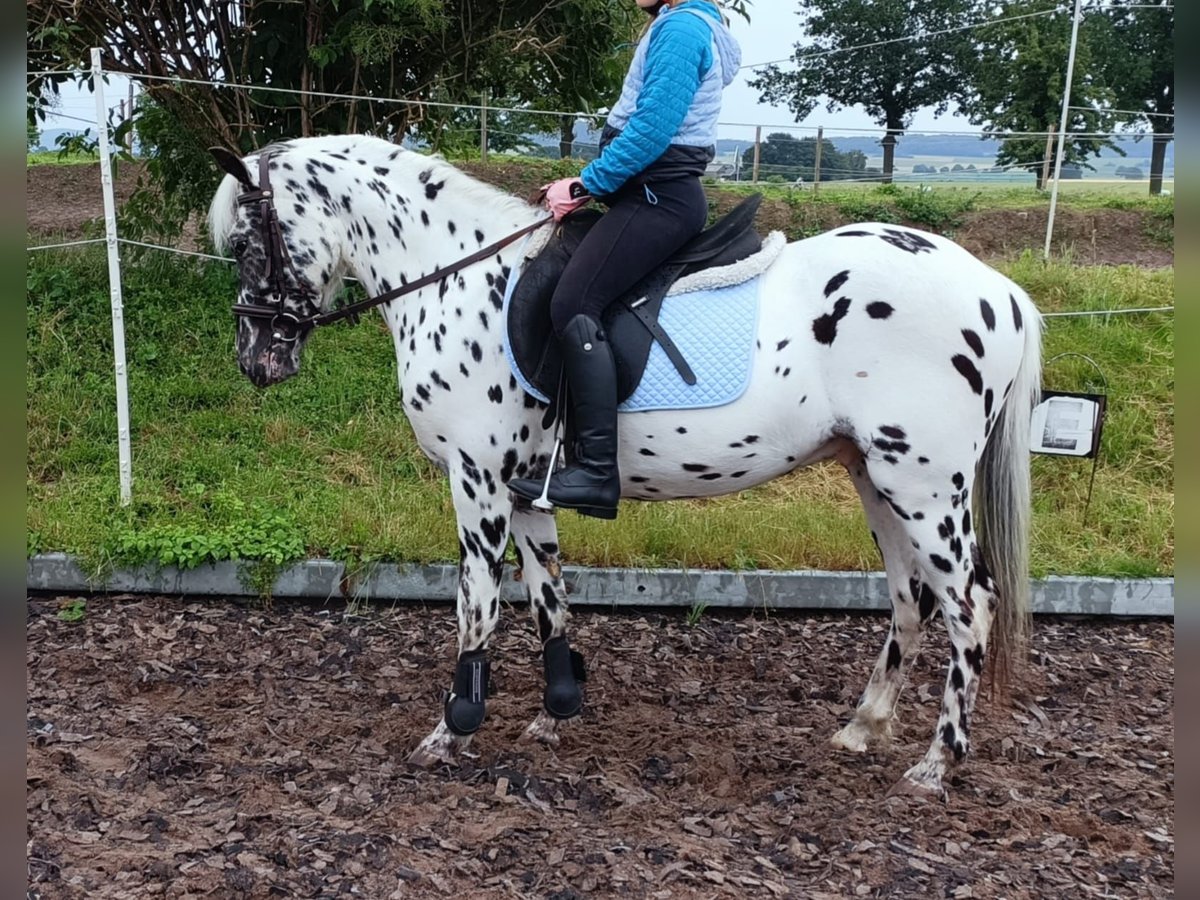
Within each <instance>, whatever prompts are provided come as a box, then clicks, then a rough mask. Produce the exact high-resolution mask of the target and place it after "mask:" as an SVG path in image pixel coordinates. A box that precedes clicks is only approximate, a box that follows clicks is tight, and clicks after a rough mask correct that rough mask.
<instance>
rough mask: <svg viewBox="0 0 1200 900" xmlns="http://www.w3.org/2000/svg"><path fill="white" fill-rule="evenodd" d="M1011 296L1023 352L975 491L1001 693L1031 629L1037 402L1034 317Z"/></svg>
mask: <svg viewBox="0 0 1200 900" xmlns="http://www.w3.org/2000/svg"><path fill="white" fill-rule="evenodd" d="M1012 296H1013V309H1014V318H1015V316H1016V314H1018V313H1019V316H1020V320H1021V322H1022V325H1023V329H1024V332H1025V347H1024V350H1023V352H1022V354H1021V363H1020V366H1019V367H1018V369H1017V374H1016V378H1014V380H1013V384H1012V388H1011V390H1010V391H1009V395H1008V398H1007V399H1006V400H1005V401H1004V404H1003V406H1002V407H1001V410H1000V413H999V419H998V421H997V422H996V424H995V426H994V427H993V429H992V434H991V439H990V440H989V441H988V442H987V445H986V446H985V447H984V451H983V457H982V459H980V462H979V468H978V471H977V473H976V490H975V500H976V504H977V508H976V522H977V523H978V526H977V527H978V530H979V532H980V534H979V537H980V550H981V552H982V553H983V561H984V563H985V565H986V567H987V569H988V571H989V572H990V574H991V577H992V581H993V590H994V592H995V595H996V609H995V611H994V614H993V619H992V627H991V640H990V652H991V657H992V660H991V670H992V673H993V675H992V677H993V682H992V683H993V685H994V686H995V688H996V690H997V691H998V692H999V693H1001V694H1003V693H1004V692H1005V691H1006V689H1007V688H1008V686H1009V685H1010V683H1011V682H1012V680H1013V679H1014V677H1015V676H1017V675H1018V674H1019V671H1020V664H1021V662H1022V661H1023V659H1024V651H1025V647H1026V642H1027V640H1028V635H1029V628H1030V624H1031V613H1030V609H1031V605H1032V597H1031V593H1032V592H1031V588H1030V573H1029V532H1030V519H1031V517H1032V510H1031V506H1030V504H1031V496H1030V495H1031V490H1030V481H1029V462H1030V457H1029V427H1030V426H1029V423H1030V417H1031V414H1032V411H1033V407H1034V405H1035V404H1036V403H1037V402H1038V401H1039V399H1040V391H1041V373H1042V317H1041V314H1040V313H1039V312H1038V311H1037V308H1036V307H1035V306H1034V305H1033V302H1032V301H1031V300H1030V299H1029V296H1028V295H1027V294H1026V293H1025V292H1024V291H1022V290H1021V289H1020V288H1017V287H1016V286H1015V285H1014V286H1013V290H1012ZM980 580H982V579H980Z"/></svg>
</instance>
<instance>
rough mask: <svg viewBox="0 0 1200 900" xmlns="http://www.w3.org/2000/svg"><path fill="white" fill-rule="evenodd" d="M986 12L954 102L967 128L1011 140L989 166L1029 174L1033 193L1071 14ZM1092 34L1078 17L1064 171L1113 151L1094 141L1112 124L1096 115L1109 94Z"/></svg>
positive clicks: (1017, 9) (1051, 123) (1011, 7)
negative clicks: (973, 126) (987, 20)
mask: <svg viewBox="0 0 1200 900" xmlns="http://www.w3.org/2000/svg"><path fill="white" fill-rule="evenodd" d="M980 5H981V8H983V7H984V3H983V2H981V4H980ZM986 8H987V9H988V10H989V11H990V14H989V18H994V19H995V20H996V21H995V22H994V23H993V24H988V25H985V26H981V27H979V28H977V29H975V30H974V32H973V35H974V41H975V45H976V55H975V59H976V62H975V64H974V65H972V66H971V67H970V69H969V71H968V73H967V75H968V77H965V78H964V79H963V80H962V82H961V83H960V85H959V87H958V89H957V90H956V91H955V94H956V97H957V99H958V102H959V106H960V108H961V109H962V111H963V112H964V113H966V114H967V116H968V117H969V118H970V120H971V122H972V123H973V124H976V125H983V126H985V127H986V128H987V129H988V130H990V131H999V132H1018V134H1014V135H1013V136H1012V137H1009V138H1007V139H1005V140H1004V141H1003V143H1002V144H1001V146H1000V151H999V153H998V154H997V156H996V162H997V164H999V165H1002V166H1019V167H1026V168H1029V169H1032V170H1033V172H1034V174H1035V176H1036V178H1037V186H1038V188H1039V189H1040V188H1043V187H1044V185H1043V183H1042V163H1043V160H1044V158H1045V155H1046V140H1045V133H1046V131H1047V129H1048V128H1049V129H1050V130H1053V131H1057V130H1058V123H1059V121H1060V117H1061V115H1062V103H1063V90H1064V87H1065V85H1066V77H1067V58H1068V55H1069V49H1070V39H1071V20H1072V13H1073V10H1072V7H1071V6H1067V7H1060V8H1057V9H1055V10H1054V11H1053V12H1051V13H1050V14H1049V15H1040V13H1043V12H1045V11H1046V6H1045V4H1044V3H1043V2H1042V0H1002V2H1001V3H1000V4H999V5H998V6H995V5H991V4H987V6H986ZM1021 16H1025V18H1018V17H1021ZM1000 20H1007V21H1000ZM1094 33H1095V21H1094V20H1093V19H1092V18H1091V17H1090V16H1089V17H1086V18H1085V19H1084V21H1083V25H1082V26H1081V29H1080V39H1079V46H1078V48H1077V51H1076V58H1075V75H1074V79H1073V81H1072V85H1071V97H1070V100H1069V101H1068V103H1069V106H1070V109H1069V110H1068V116H1067V140H1066V145H1065V148H1064V161H1065V162H1066V163H1069V164H1071V165H1073V166H1076V167H1086V168H1089V169H1090V168H1092V166H1090V165H1088V164H1087V160H1088V158H1090V157H1092V156H1095V155H1097V154H1098V153H1099V152H1100V151H1101V150H1103V149H1104V148H1105V147H1112V148H1114V149H1117V150H1118V151H1119V148H1117V147H1116V145H1115V144H1114V143H1113V142H1112V141H1111V140H1110V139H1109V138H1107V137H1104V136H1102V135H1103V134H1104V133H1107V132H1109V131H1111V129H1112V125H1113V117H1112V115H1111V114H1109V113H1106V112H1104V111H1103V108H1104V106H1106V105H1107V104H1108V101H1109V99H1110V97H1111V93H1110V92H1109V90H1108V89H1107V87H1106V86H1105V83H1104V80H1103V79H1102V78H1101V77H1099V75H1098V69H1097V66H1096V59H1095V57H1096V52H1095V41H1094V40H1092V37H1093V34H1094Z"/></svg>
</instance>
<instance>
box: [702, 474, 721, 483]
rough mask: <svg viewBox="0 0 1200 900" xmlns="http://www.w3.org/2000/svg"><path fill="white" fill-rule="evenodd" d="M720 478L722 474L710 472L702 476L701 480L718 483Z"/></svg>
mask: <svg viewBox="0 0 1200 900" xmlns="http://www.w3.org/2000/svg"><path fill="white" fill-rule="evenodd" d="M720 477H721V473H720V472H709V473H707V474H705V475H701V476H700V480H701V481H716V480H717V479H718V478H720Z"/></svg>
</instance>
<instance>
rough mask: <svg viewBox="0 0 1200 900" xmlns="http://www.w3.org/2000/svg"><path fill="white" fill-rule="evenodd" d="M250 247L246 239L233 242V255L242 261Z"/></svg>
mask: <svg viewBox="0 0 1200 900" xmlns="http://www.w3.org/2000/svg"><path fill="white" fill-rule="evenodd" d="M248 246H250V242H249V241H247V240H246V239H245V238H239V239H238V240H236V241H234V242H233V255H234V256H236V257H238V258H239V259H240V258H241V256H242V254H243V253H245V252H246V248H247V247H248Z"/></svg>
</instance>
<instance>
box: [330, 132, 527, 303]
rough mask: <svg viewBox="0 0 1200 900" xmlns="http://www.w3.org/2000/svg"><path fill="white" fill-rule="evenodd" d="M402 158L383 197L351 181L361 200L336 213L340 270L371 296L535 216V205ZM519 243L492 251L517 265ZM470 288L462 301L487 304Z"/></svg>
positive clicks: (424, 160)
mask: <svg viewBox="0 0 1200 900" xmlns="http://www.w3.org/2000/svg"><path fill="white" fill-rule="evenodd" d="M405 156H406V157H408V158H402V159H403V162H404V163H405V164H404V165H398V166H396V167H395V169H394V170H393V171H392V172H390V173H389V175H388V177H387V178H385V179H381V180H382V181H384V182H385V183H386V184H387V185H388V188H389V193H388V194H386V195H381V193H380V192H379V191H377V190H363V189H362V188H361V186H358V185H356V189H357V191H358V195H359V198H360V202H359V203H356V204H354V205H353V206H352V208H351V210H342V212H341V219H342V222H341V227H342V229H343V233H344V234H346V235H347V238H346V240H347V243H346V245H345V248H344V250H343V259H344V261H345V264H346V268H347V269H348V270H349V273H350V274H352V275H353V276H354V277H356V278H357V279H358V280H359V281H360V282H361V283H362V284H363V286H364V287H365V288H366V290H367V291H368V292H369V293H371V294H379V293H383V292H384V291H386V290H391V289H394V288H397V287H400V286H401V285H403V284H407V283H411V282H413V281H416V280H417V279H419V278H422V277H423V276H425V275H428V274H429V273H431V272H433V271H434V270H436V269H448V268H452V267H453V266H454V264H455V263H456V262H458V261H460V260H463V259H465V258H467V257H469V256H470V255H471V254H473V253H475V252H477V251H478V250H480V249H481V248H482V247H484V246H486V245H488V244H492V243H494V242H496V241H499V240H502V239H503V238H505V237H507V236H509V235H512V234H513V233H514V232H516V231H519V230H520V229H521V228H523V227H525V226H527V225H529V224H531V223H532V222H534V221H535V220H536V219H537V218H538V215H539V212H538V210H537V209H535V208H534V207H532V206H529V205H528V204H526V203H523V202H521V201H519V200H517V199H516V198H513V197H510V196H507V195H504V194H502V193H501V192H499V191H497V190H496V189H494V188H490V187H488V186H486V185H484V184H482V183H481V182H478V181H475V180H474V179H473V178H471V177H470V176H468V175H466V174H465V173H463V172H460V171H458V170H457V169H453V168H451V167H449V166H447V165H445V164H444V163H438V162H436V161H433V160H429V159H428V157H421V156H419V155H417V154H406V155H405ZM368 224H370V227H371V228H373V229H374V232H375V233H374V236H371V234H370V230H369V229H368V227H367V225H368ZM360 230H361V234H360ZM521 246H522V241H520V240H517V241H515V242H513V243H511V244H508V245H507V246H505V247H503V248H502V249H501V250H499V251H497V254H496V256H498V257H500V259H501V260H502V261H503V264H504V265H506V266H508V267H509V268H515V263H516V261H517V254H518V253H519V252H520V248H521ZM492 258H493V259H494V258H495V257H492ZM432 289H433V290H436V287H434V288H432ZM427 290H428V289H427ZM476 293H478V294H479V296H478V297H477V298H467V297H463V298H462V300H463V301H464V302H466V303H467V304H469V305H472V306H473V305H474V304H475V303H478V304H486V303H487V302H488V299H487V291H486V290H485V291H481V292H476Z"/></svg>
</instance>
